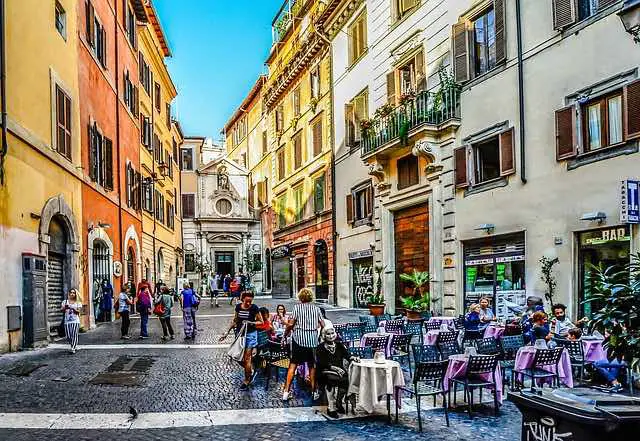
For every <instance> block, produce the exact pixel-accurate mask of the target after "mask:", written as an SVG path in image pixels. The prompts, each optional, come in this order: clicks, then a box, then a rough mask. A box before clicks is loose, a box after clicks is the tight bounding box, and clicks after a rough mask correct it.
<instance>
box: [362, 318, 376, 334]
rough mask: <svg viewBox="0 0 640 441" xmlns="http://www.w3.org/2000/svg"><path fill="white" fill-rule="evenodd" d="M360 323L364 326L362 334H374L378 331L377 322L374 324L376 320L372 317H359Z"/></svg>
mask: <svg viewBox="0 0 640 441" xmlns="http://www.w3.org/2000/svg"><path fill="white" fill-rule="evenodd" d="M358 318H359V320H360V323H363V324H364V329H363V331H362V332H363V333H365V334H366V333H368V332H376V331H377V329H378V322H376V318H375V317H374V316H372V315H361V316H359V317H358Z"/></svg>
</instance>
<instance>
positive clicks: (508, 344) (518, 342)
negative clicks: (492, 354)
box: [500, 334, 524, 360]
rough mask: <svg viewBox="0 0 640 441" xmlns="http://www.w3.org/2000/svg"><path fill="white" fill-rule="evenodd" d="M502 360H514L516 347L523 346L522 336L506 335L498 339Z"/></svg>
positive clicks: (516, 351)
mask: <svg viewBox="0 0 640 441" xmlns="http://www.w3.org/2000/svg"><path fill="white" fill-rule="evenodd" d="M500 346H501V348H502V359H503V360H515V358H516V355H517V353H518V349H520V348H521V347H523V346H524V337H523V336H522V334H520V335H506V336H502V338H501V339H500Z"/></svg>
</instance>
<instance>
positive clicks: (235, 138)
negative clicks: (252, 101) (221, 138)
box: [231, 116, 247, 146]
mask: <svg viewBox="0 0 640 441" xmlns="http://www.w3.org/2000/svg"><path fill="white" fill-rule="evenodd" d="M246 136H247V117H246V116H243V117H242V118H240V119H239V120H238V122H237V123H236V125H235V126H234V127H233V129H232V132H231V141H232V143H233V145H234V146H237V145H238V144H240V142H242V140H243V139H244V138H245V137H246Z"/></svg>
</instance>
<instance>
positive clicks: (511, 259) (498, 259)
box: [496, 254, 524, 263]
mask: <svg viewBox="0 0 640 441" xmlns="http://www.w3.org/2000/svg"><path fill="white" fill-rule="evenodd" d="M519 260H524V255H522V254H521V255H519V256H506V257H496V262H501V263H505V262H517V261H519Z"/></svg>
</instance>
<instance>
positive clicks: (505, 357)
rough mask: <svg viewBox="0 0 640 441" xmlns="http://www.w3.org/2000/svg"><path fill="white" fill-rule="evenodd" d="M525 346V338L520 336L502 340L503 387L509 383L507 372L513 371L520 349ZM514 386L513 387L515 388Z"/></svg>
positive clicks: (510, 336) (509, 336)
mask: <svg viewBox="0 0 640 441" xmlns="http://www.w3.org/2000/svg"><path fill="white" fill-rule="evenodd" d="M523 346H524V337H523V336H522V334H520V335H507V336H503V337H502V339H500V349H501V351H500V359H499V361H500V368H501V369H502V380H503V383H502V384H503V385H504V383H505V382H506V381H507V378H509V377H507V370H508V371H513V368H514V366H515V364H516V355H517V354H518V349H520V348H521V347H523ZM513 386H514V385H513V384H511V387H512V388H513Z"/></svg>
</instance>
